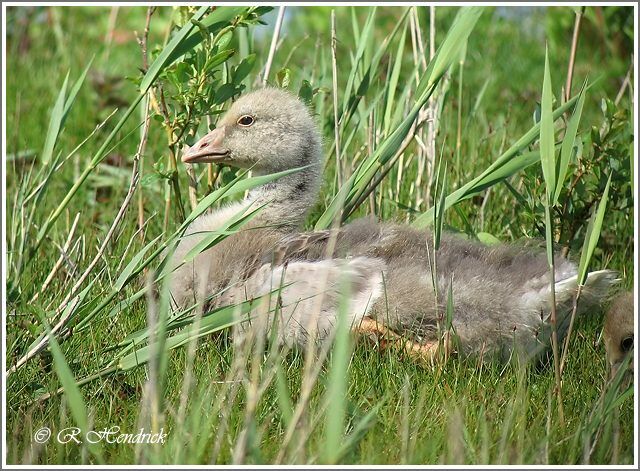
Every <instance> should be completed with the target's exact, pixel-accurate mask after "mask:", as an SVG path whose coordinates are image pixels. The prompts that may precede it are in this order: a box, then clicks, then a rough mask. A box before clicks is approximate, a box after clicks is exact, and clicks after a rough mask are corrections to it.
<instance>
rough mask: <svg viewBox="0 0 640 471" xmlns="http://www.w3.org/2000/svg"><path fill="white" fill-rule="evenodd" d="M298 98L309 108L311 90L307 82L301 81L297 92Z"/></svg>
mask: <svg viewBox="0 0 640 471" xmlns="http://www.w3.org/2000/svg"><path fill="white" fill-rule="evenodd" d="M298 98H300V100H302V101H303V102H304V104H305V105H307V106H311V102H312V101H313V88H312V87H311V84H310V83H309V81H308V80H303V81H302V84H301V85H300V90H298Z"/></svg>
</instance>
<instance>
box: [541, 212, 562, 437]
mask: <svg viewBox="0 0 640 471" xmlns="http://www.w3.org/2000/svg"><path fill="white" fill-rule="evenodd" d="M544 213H545V221H546V224H545V226H546V240H547V257H548V260H549V278H550V282H549V283H550V288H551V289H550V295H551V299H550V301H551V321H550V322H551V349H552V350H553V367H554V372H555V381H556V384H555V396H556V400H557V402H558V416H559V418H560V424H561V425H562V426H563V427H564V407H563V404H562V378H561V375H560V358H559V355H558V324H557V322H558V318H557V310H556V288H555V284H556V276H555V261H554V258H553V220H552V218H551V207H550V205H549V202H547V204H545V212H544Z"/></svg>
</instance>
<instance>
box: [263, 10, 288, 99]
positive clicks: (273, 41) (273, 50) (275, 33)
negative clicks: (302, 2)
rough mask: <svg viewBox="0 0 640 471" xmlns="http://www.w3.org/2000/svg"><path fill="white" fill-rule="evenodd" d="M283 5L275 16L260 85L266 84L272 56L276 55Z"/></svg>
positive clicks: (264, 85)
mask: <svg viewBox="0 0 640 471" xmlns="http://www.w3.org/2000/svg"><path fill="white" fill-rule="evenodd" d="M285 8H287V7H285V6H281V7H280V9H279V10H278V17H277V18H276V24H275V26H274V28H273V36H272V37H271V46H270V47H269V56H268V57H267V63H266V65H265V66H264V75H263V76H262V86H263V87H266V86H267V80H268V78H269V72H270V71H271V64H272V63H273V57H274V56H275V55H276V46H277V45H278V36H279V35H280V28H281V26H282V18H284V10H285Z"/></svg>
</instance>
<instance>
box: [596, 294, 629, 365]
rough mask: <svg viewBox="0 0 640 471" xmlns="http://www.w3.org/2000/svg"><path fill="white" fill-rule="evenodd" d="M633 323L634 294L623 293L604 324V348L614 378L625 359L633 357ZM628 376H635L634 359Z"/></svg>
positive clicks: (610, 310)
mask: <svg viewBox="0 0 640 471" xmlns="http://www.w3.org/2000/svg"><path fill="white" fill-rule="evenodd" d="M633 321H634V314H633V293H632V292H627V293H623V294H621V295H619V296H618V297H617V298H616V299H615V300H614V301H613V304H612V305H611V307H610V308H609V311H607V314H606V317H605V322H604V333H603V335H604V346H605V349H606V351H607V360H608V361H609V365H610V366H611V376H612V377H613V376H614V375H615V374H616V373H617V371H618V369H620V367H621V366H622V364H623V362H624V361H625V359H626V358H627V357H628V356H631V357H632V356H633V349H634V337H633ZM627 374H633V357H632V358H631V361H630V362H629V367H628V370H627Z"/></svg>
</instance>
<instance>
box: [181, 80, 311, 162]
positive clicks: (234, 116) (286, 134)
mask: <svg viewBox="0 0 640 471" xmlns="http://www.w3.org/2000/svg"><path fill="white" fill-rule="evenodd" d="M321 157H322V151H321V141H320V134H319V132H318V129H317V126H316V124H315V122H314V120H313V118H312V116H311V114H310V113H309V110H308V109H307V107H306V106H305V105H304V104H303V103H302V102H301V101H300V100H298V99H297V97H295V96H294V95H292V94H291V93H289V92H287V91H285V90H282V89H278V88H264V89H260V90H257V91H254V92H252V93H249V94H247V95H244V96H242V97H241V98H239V99H238V100H237V101H236V102H235V103H233V105H232V106H231V107H230V108H229V110H228V111H227V113H226V114H225V115H224V116H223V117H222V118H221V119H220V121H219V122H218V124H217V127H216V128H215V129H214V130H213V131H211V132H209V133H208V134H207V135H205V136H204V137H203V138H202V139H200V140H199V141H198V142H196V143H195V144H194V145H193V146H192V147H190V148H189V149H187V151H186V152H184V154H183V155H182V161H183V162H185V163H190V164H193V163H201V162H214V163H219V164H225V165H228V166H231V167H237V168H251V169H252V171H253V172H254V173H255V174H269V173H275V172H279V171H282V170H287V169H290V168H295V167H304V166H307V165H313V164H319V163H320V160H321ZM315 167H319V165H315ZM317 171H318V172H319V169H318V170H317Z"/></svg>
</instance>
